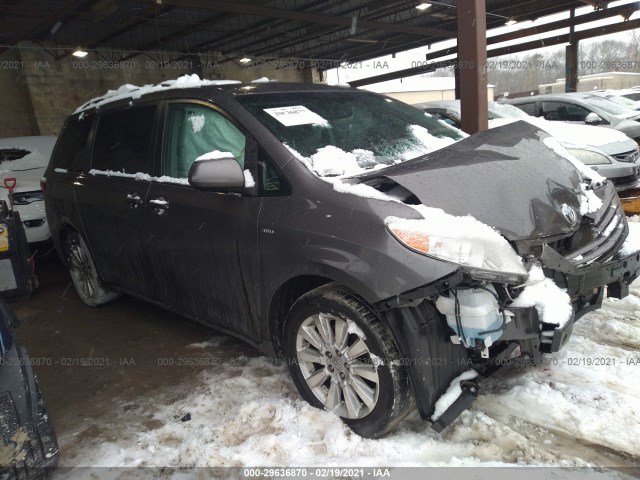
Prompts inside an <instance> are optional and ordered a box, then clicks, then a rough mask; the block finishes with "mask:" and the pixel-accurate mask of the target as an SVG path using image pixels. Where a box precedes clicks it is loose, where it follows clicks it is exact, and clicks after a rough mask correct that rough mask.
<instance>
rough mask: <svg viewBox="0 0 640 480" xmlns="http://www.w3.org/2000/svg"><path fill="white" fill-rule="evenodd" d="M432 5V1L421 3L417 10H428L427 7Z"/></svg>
mask: <svg viewBox="0 0 640 480" xmlns="http://www.w3.org/2000/svg"><path fill="white" fill-rule="evenodd" d="M429 7H431V4H430V3H421V4H420V5H418V6H416V10H421V11H422V10H426V9H427V8H429Z"/></svg>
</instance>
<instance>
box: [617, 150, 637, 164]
mask: <svg viewBox="0 0 640 480" xmlns="http://www.w3.org/2000/svg"><path fill="white" fill-rule="evenodd" d="M639 156H640V152H639V151H638V150H631V151H629V152H623V153H618V154H616V155H613V158H615V159H616V160H618V161H619V162H626V163H635V162H636V160H638V157H639Z"/></svg>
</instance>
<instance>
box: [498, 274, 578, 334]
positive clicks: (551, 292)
mask: <svg viewBox="0 0 640 480" xmlns="http://www.w3.org/2000/svg"><path fill="white" fill-rule="evenodd" d="M509 306H510V307H536V311H537V312H538V318H539V319H540V321H541V322H544V323H552V324H554V325H558V326H560V327H562V326H564V325H565V324H566V323H567V322H568V321H569V319H571V316H572V314H573V310H572V308H571V298H569V295H568V294H567V292H565V291H564V290H562V289H561V288H560V287H558V286H557V285H556V284H555V282H554V281H553V280H551V279H550V278H547V277H545V275H544V272H543V271H542V268H541V267H540V266H539V265H534V266H532V267H531V269H530V270H529V278H528V279H527V283H526V286H525V287H524V290H522V292H521V293H520V295H518V298H516V299H515V300H514V301H513V302H512V303H511V305H509Z"/></svg>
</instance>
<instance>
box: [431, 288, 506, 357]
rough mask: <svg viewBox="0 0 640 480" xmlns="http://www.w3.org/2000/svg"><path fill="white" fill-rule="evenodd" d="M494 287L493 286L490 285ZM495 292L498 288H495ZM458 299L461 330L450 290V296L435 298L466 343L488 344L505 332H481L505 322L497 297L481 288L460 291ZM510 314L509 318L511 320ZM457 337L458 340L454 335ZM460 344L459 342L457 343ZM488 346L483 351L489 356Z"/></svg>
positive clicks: (453, 327)
mask: <svg viewBox="0 0 640 480" xmlns="http://www.w3.org/2000/svg"><path fill="white" fill-rule="evenodd" d="M487 288H489V289H491V290H492V291H494V290H493V287H490V286H489V287H487ZM494 292H495V291H494ZM457 295H458V302H459V304H460V323H461V324H462V331H461V332H460V331H459V328H458V325H457V323H456V315H455V305H456V303H455V297H454V296H453V294H452V293H449V296H448V297H444V296H442V295H441V296H439V297H438V300H436V308H437V309H438V311H439V312H440V313H442V314H443V315H445V316H446V317H447V324H448V325H449V326H450V327H451V328H452V329H453V331H454V332H457V333H458V335H456V337H463V338H464V339H465V341H466V344H467V345H468V346H470V347H475V344H476V339H480V340H483V341H484V343H485V345H486V347H489V346H491V345H492V344H493V342H495V341H496V340H497V339H498V338H500V336H501V335H502V331H500V330H499V331H497V332H494V333H489V334H484V335H481V334H480V332H484V331H487V330H495V329H496V328H498V327H500V325H502V314H501V313H500V309H499V307H498V302H497V301H496V299H495V297H494V296H493V295H492V294H491V293H489V292H487V291H486V290H482V289H479V288H478V289H471V290H458V291H457ZM509 320H510V319H509V316H507V321H509ZM455 340H458V339H457V338H455ZM456 343H458V342H456ZM488 354H489V351H488V348H487V349H485V352H483V355H482V356H483V357H484V356H485V355H488Z"/></svg>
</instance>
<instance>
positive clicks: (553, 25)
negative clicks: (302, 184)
mask: <svg viewBox="0 0 640 480" xmlns="http://www.w3.org/2000/svg"><path fill="white" fill-rule="evenodd" d="M633 8H635V9H640V2H636V3H632V4H627V5H620V6H617V7H610V8H608V9H606V10H600V11H597V12H591V13H587V14H584V15H578V16H576V17H575V20H574V22H573V25H580V24H583V23H589V22H593V21H595V20H601V19H603V18H610V17H614V16H617V15H624V14H626V13H628V11H629V9H633ZM571 25H572V23H571V19H563V20H557V21H554V22H549V23H546V24H544V25H538V26H534V27H528V28H523V29H522V30H517V31H514V32H509V33H503V34H500V35H494V36H491V37H488V38H487V44H488V45H494V44H496V43H501V42H506V41H510V40H516V39H519V38H525V37H528V36H531V35H538V34H541V33H547V32H552V31H554V30H559V29H561V28H568V27H570V26H571ZM402 48H403V47H393V48H389V49H384V48H383V49H380V48H377V49H375V48H371V47H355V48H354V49H351V51H358V52H360V51H361V52H362V53H360V54H359V56H354V57H352V58H351V59H350V61H354V62H357V61H360V60H361V59H363V57H365V58H366V57H367V55H370V54H371V53H376V56H383V55H386V54H389V53H397V52H398V51H403V50H402ZM348 51H349V50H347V51H345V50H344V49H340V50H333V51H329V52H324V53H323V52H321V53H320V55H321V56H322V57H325V58H332V55H336V54H344V53H346V52H348ZM457 51H458V49H457V47H451V48H448V49H447V50H445V51H436V52H431V53H428V54H427V55H426V56H425V58H426V60H431V59H434V58H439V57H442V56H443V55H450V54H453V53H457Z"/></svg>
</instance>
